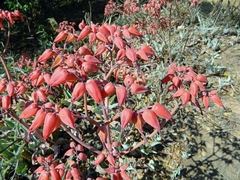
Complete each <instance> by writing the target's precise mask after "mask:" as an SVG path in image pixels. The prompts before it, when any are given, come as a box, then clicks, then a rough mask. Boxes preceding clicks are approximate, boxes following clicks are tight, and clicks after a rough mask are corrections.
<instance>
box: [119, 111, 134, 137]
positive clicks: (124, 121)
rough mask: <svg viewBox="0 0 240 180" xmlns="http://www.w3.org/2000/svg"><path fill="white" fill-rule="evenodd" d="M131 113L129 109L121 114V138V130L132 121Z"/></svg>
mask: <svg viewBox="0 0 240 180" xmlns="http://www.w3.org/2000/svg"><path fill="white" fill-rule="evenodd" d="M132 115H133V112H132V110H131V109H124V110H122V112H121V136H122V132H123V129H124V128H125V127H126V126H127V125H128V123H129V122H130V121H131V119H132Z"/></svg>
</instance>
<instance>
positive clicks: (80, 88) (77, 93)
mask: <svg viewBox="0 0 240 180" xmlns="http://www.w3.org/2000/svg"><path fill="white" fill-rule="evenodd" d="M85 92H86V87H85V84H84V83H81V82H79V83H77V84H76V85H75V87H74V89H73V93H72V97H71V102H72V103H73V102H75V101H77V100H78V99H79V98H81V97H82V96H83V94H84V93H85Z"/></svg>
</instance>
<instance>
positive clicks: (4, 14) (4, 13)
mask: <svg viewBox="0 0 240 180" xmlns="http://www.w3.org/2000/svg"><path fill="white" fill-rule="evenodd" d="M19 19H21V21H22V22H24V19H23V17H22V14H21V13H20V11H19V10H15V11H14V12H9V11H8V10H2V9H0V28H1V29H2V30H3V29H5V28H4V26H3V24H2V22H3V21H4V20H8V21H9V22H10V23H11V24H12V25H14V20H19Z"/></svg>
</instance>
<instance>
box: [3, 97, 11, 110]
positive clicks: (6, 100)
mask: <svg viewBox="0 0 240 180" xmlns="http://www.w3.org/2000/svg"><path fill="white" fill-rule="evenodd" d="M11 106H12V103H11V97H10V96H3V97H2V110H8V109H10V108H11Z"/></svg>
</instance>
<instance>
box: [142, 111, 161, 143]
mask: <svg viewBox="0 0 240 180" xmlns="http://www.w3.org/2000/svg"><path fill="white" fill-rule="evenodd" d="M142 117H143V119H144V121H145V122H146V123H148V124H149V125H150V126H152V127H153V128H155V129H157V130H158V133H159V134H160V136H161V137H162V139H163V140H165V138H164V137H163V136H162V133H161V127H160V124H159V121H158V118H157V116H156V115H155V113H154V112H153V111H152V110H146V111H144V112H143V114H142Z"/></svg>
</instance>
